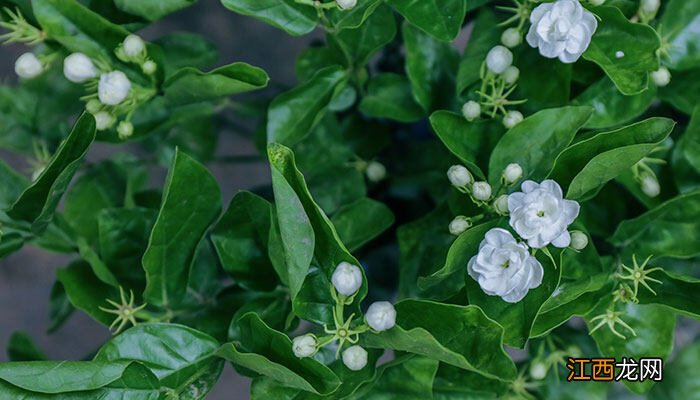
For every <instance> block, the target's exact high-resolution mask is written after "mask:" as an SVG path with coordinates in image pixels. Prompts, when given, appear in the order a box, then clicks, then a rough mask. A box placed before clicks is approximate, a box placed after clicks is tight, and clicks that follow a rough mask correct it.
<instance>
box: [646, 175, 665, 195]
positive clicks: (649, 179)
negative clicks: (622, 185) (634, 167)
mask: <svg viewBox="0 0 700 400" xmlns="http://www.w3.org/2000/svg"><path fill="white" fill-rule="evenodd" d="M641 184H642V192H644V194H646V195H647V196H649V197H656V196H658V195H659V193H661V187H660V186H659V181H658V180H657V179H656V176H654V175H652V174H644V176H642V179H641Z"/></svg>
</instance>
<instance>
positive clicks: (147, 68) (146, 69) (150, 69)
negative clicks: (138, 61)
mask: <svg viewBox="0 0 700 400" xmlns="http://www.w3.org/2000/svg"><path fill="white" fill-rule="evenodd" d="M157 69H158V65H157V64H156V63H155V61H153V60H146V61H145V62H144V63H143V65H142V66H141V71H143V73H144V74H146V75H153V74H154V73H155V72H156V70H157Z"/></svg>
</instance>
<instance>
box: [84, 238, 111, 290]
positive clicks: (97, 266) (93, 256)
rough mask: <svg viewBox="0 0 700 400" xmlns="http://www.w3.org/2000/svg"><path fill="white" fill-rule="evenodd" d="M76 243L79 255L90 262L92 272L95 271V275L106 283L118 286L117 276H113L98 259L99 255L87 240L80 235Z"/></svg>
mask: <svg viewBox="0 0 700 400" xmlns="http://www.w3.org/2000/svg"><path fill="white" fill-rule="evenodd" d="M77 245H78V253H79V254H80V257H82V258H83V260H85V261H86V262H87V263H88V264H90V267H91V268H92V272H94V273H95V276H96V277H97V278H98V279H99V280H101V281H102V282H104V283H106V284H108V285H111V286H114V287H118V286H119V282H118V281H117V278H116V277H115V276H114V274H113V273H112V271H110V270H109V268H108V267H107V265H105V263H104V262H103V261H102V260H101V259H100V255H99V254H97V252H96V251H95V250H94V249H93V248H92V247H90V244H89V243H88V242H87V240H85V239H84V238H82V237H81V238H78V241H77Z"/></svg>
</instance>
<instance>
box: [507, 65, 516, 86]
mask: <svg viewBox="0 0 700 400" xmlns="http://www.w3.org/2000/svg"><path fill="white" fill-rule="evenodd" d="M518 78H520V70H519V69H518V67H516V66H515V65H511V66H510V67H508V68H506V70H505V71H503V80H504V81H505V82H506V83H507V84H509V85H512V84H514V83H515V82H517V81H518Z"/></svg>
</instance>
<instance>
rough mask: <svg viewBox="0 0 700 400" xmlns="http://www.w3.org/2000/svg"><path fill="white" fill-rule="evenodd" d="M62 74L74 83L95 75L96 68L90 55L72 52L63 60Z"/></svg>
mask: <svg viewBox="0 0 700 400" xmlns="http://www.w3.org/2000/svg"><path fill="white" fill-rule="evenodd" d="M63 75H65V77H66V79H68V80H69V81H71V82H75V83H82V82H85V81H86V80H88V79H92V78H94V77H96V76H97V68H95V64H93V63H92V60H91V59H90V57H88V56H86V55H85V54H83V53H73V54H71V55H69V56H68V57H66V58H65V60H63Z"/></svg>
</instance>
